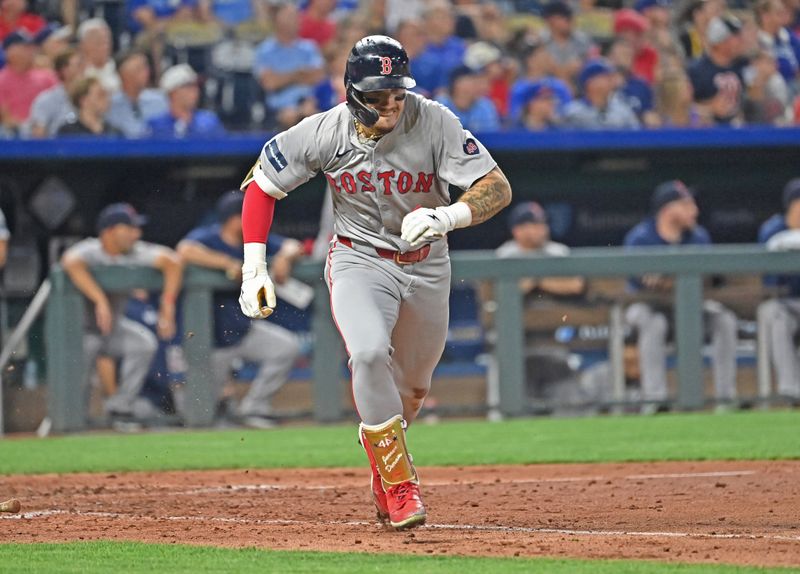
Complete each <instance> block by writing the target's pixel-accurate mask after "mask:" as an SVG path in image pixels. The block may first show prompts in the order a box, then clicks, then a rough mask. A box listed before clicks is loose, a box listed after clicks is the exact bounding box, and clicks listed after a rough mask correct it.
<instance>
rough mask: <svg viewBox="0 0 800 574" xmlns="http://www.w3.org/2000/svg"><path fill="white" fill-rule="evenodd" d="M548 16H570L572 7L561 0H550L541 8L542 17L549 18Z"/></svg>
mask: <svg viewBox="0 0 800 574" xmlns="http://www.w3.org/2000/svg"><path fill="white" fill-rule="evenodd" d="M550 16H563V17H564V18H572V8H570V6H569V4H567V3H566V2H562V0H552V2H548V3H547V4H545V5H544V7H543V8H542V18H549V17H550Z"/></svg>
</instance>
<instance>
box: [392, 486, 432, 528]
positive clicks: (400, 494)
mask: <svg viewBox="0 0 800 574" xmlns="http://www.w3.org/2000/svg"><path fill="white" fill-rule="evenodd" d="M386 502H387V506H388V510H389V524H391V525H392V526H393V527H394V528H396V529H397V530H405V529H406V528H414V527H415V526H422V525H423V524H425V519H426V518H427V516H428V514H427V512H426V511H425V505H424V504H422V498H421V497H420V495H419V485H418V484H417V483H415V482H412V481H410V480H409V481H406V482H401V483H400V484H397V485H395V486H390V487H389V488H388V489H386Z"/></svg>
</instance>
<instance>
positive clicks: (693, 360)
mask: <svg viewBox="0 0 800 574" xmlns="http://www.w3.org/2000/svg"><path fill="white" fill-rule="evenodd" d="M452 269H453V275H452V280H453V283H454V284H455V283H459V282H462V281H479V280H481V281H490V282H492V283H493V286H494V293H495V300H496V302H497V304H498V305H497V310H496V313H495V327H496V330H497V341H496V345H495V349H496V351H495V352H496V360H497V366H498V369H499V381H500V384H499V389H498V391H499V401H498V407H499V410H500V412H501V413H502V414H503V415H504V416H521V415H525V414H526V413H527V408H528V400H527V397H526V391H525V373H524V364H523V360H522V357H523V352H524V349H523V346H524V340H523V320H524V319H523V317H524V312H523V298H522V295H521V293H520V291H519V288H518V281H519V279H521V278H523V277H554V276H576V275H580V276H584V277H588V278H591V277H614V276H616V277H626V276H639V275H643V274H646V273H661V274H668V275H674V277H675V288H674V293H673V300H674V307H673V309H674V323H675V341H676V355H677V369H676V370H677V379H678V393H677V400H676V406H677V407H678V408H681V409H685V410H693V409H700V408H702V407H704V406H705V403H706V400H705V396H704V389H703V385H702V371H703V358H702V348H703V328H702V304H703V277H704V276H709V275H735V274H765V273H796V272H797V271H798V270H799V269H800V252H768V251H766V250H764V249H763V248H762V247H760V246H756V245H727V246H708V247H681V248H640V249H637V250H636V251H625V250H623V249H622V248H580V249H575V250H573V252H572V254H571V255H570V256H569V257H553V258H528V259H498V258H496V257H495V256H494V254H493V253H492V252H486V251H463V252H454V253H453V254H452ZM93 272H94V274H95V276H96V278H97V280H98V282H99V283H100V284H101V286H102V287H103V288H104V289H106V290H108V291H120V290H128V289H131V288H134V287H138V288H144V289H149V290H157V289H159V288H160V286H161V275H160V273H158V272H157V271H155V270H151V269H142V268H119V267H96V268H94V269H93ZM295 276H296V277H297V278H299V279H301V280H303V281H305V282H307V283H309V284H311V285H312V286H313V287H314V289H315V291H316V293H315V301H314V313H313V319H312V331H313V340H314V350H313V359H312V378H313V381H312V384H313V415H314V419H315V420H316V421H318V422H334V421H338V420H340V419H341V418H342V416H343V412H344V409H343V404H342V393H341V389H342V379H341V369H340V365H341V364H342V361H343V359H344V357H343V355H342V344H341V341H340V338H339V334H338V333H337V331H336V328H335V325H334V324H333V321H332V319H331V315H330V310H329V297H328V291H327V286H326V285H325V283H324V282H323V280H322V265H321V264H320V263H311V262H306V263H301V264H299V265H297V266H296V268H295ZM50 278H51V282H52V293H51V296H50V300H49V302H48V308H47V315H46V322H45V343H46V356H47V373H48V375H47V382H48V416H49V417H50V419H51V421H52V429H53V431H55V432H66V431H75V430H81V429H83V428H85V424H86V421H87V410H88V401H87V397H86V395H85V393H83V392H82V381H84V380H85V373H86V371H85V369H86V368H87V366H86V365H85V364H84V359H83V346H82V324H83V318H84V308H83V305H84V302H83V298H82V296H81V295H80V294H79V293H78V291H77V290H76V289H75V287H74V286H73V285H72V283H71V281H70V280H69V279H68V277H67V276H66V274H65V273H64V271H63V270H62V269H61V268H60V267H58V266H56V267H54V268H53V270H52V271H51V274H50ZM232 286H233V284H232V282H231V281H230V280H228V279H227V278H226V277H225V276H224V274H223V273H221V272H216V271H210V270H206V269H199V268H195V267H189V268H188V269H187V270H186V276H185V280H184V287H183V293H182V297H181V304H182V305H183V331H184V343H183V345H184V351H185V354H186V359H187V362H188V373H187V379H188V384H187V388H186V407H185V413H184V417H185V422H186V424H187V426H190V427H204V426H209V425H210V424H211V423H212V422H213V420H214V414H215V407H216V398H217V393H216V391H215V389H214V383H213V380H212V375H211V368H210V355H211V345H212V330H213V329H212V327H213V325H212V301H213V296H212V295H213V291H214V290H215V289H222V288H227V289H230V288H231V287H232ZM621 295H622V294H621ZM760 371H763V369H760ZM759 393H760V395H761V398H764V399H766V398H767V397H766V395H768V393H769V388H768V381H767V383H766V386H765V382H764V381H763V380H762V381H760V385H759Z"/></svg>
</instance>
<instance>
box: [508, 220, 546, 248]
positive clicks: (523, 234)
mask: <svg viewBox="0 0 800 574" xmlns="http://www.w3.org/2000/svg"><path fill="white" fill-rule="evenodd" d="M511 234H512V235H513V236H514V241H516V242H517V243H518V244H519V245H520V246H521V247H522V248H523V249H540V248H541V247H542V246H544V244H545V243H547V240H548V239H549V238H550V227H549V226H548V225H547V224H546V223H531V222H527V223H520V224H519V225H515V226H514V229H512V230H511Z"/></svg>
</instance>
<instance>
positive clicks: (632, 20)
mask: <svg viewBox="0 0 800 574" xmlns="http://www.w3.org/2000/svg"><path fill="white" fill-rule="evenodd" d="M649 27H650V25H649V24H648V22H647V18H645V17H644V16H642V15H641V14H639V12H636V11H635V10H631V9H630V8H623V9H622V10H617V12H616V13H615V14H614V33H615V34H620V33H622V32H636V33H637V34H642V33H644V32H647V29H648V28H649Z"/></svg>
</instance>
